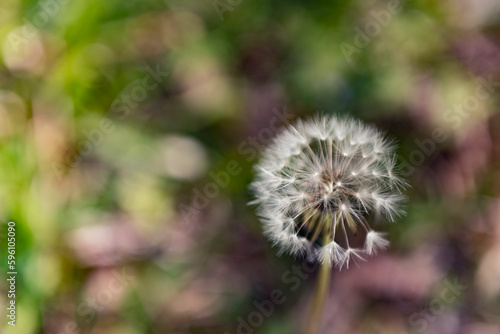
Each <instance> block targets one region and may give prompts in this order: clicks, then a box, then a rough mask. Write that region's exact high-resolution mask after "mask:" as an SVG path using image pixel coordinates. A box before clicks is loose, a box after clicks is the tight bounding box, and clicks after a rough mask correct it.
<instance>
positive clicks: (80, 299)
mask: <svg viewBox="0 0 500 334" xmlns="http://www.w3.org/2000/svg"><path fill="white" fill-rule="evenodd" d="M390 3H391V1H389V2H386V1H374V0H369V1H350V2H349V1H345V2H341V1H336V2H323V3H308V2H305V1H296V0H295V1H277V2H269V1H236V0H233V1H229V0H227V1H226V0H220V1H217V0H216V1H187V2H186V1H178V0H165V1H162V0H148V1H139V0H136V1H117V0H113V1H97V0H88V1H69V0H64V1H63V0H59V1H58V0H41V1H33V0H32V1H16V0H4V1H2V3H1V4H0V22H1V24H0V37H1V40H2V44H1V45H0V47H1V55H0V181H1V182H0V217H1V219H0V222H1V223H2V229H1V234H0V240H1V244H2V247H1V252H0V258H1V259H2V260H1V261H0V268H1V270H2V273H6V272H7V267H6V258H7V247H6V246H5V245H6V224H4V223H6V222H8V221H14V222H16V233H17V235H16V240H17V245H16V251H17V254H16V260H17V264H16V266H17V270H18V276H17V304H16V305H17V315H18V318H17V326H16V327H15V328H14V327H11V326H9V325H7V323H6V321H4V320H5V319H6V317H5V314H4V312H5V308H4V307H3V306H4V305H6V303H7V302H8V300H7V289H6V288H7V287H6V286H4V285H2V286H1V288H0V292H1V293H0V305H2V311H1V312H0V315H2V319H3V320H2V322H1V323H0V331H1V332H2V333H23V334H29V333H120V334H122V333H130V334H132V333H222V332H228V333H236V332H237V330H238V326H239V325H240V323H239V322H238V318H239V317H241V318H242V319H244V320H247V319H248V316H249V315H250V314H252V312H255V310H256V306H255V304H254V301H257V302H260V301H263V300H268V299H269V298H270V294H271V292H272V291H273V290H274V289H276V288H279V289H281V290H282V291H285V296H286V302H285V303H283V304H282V305H279V306H278V305H275V306H276V307H275V311H274V312H273V314H272V315H270V316H269V317H268V318H266V319H265V321H264V322H263V325H261V326H259V328H257V329H255V332H257V333H274V334H279V333H290V332H298V330H297V329H298V328H301V327H302V324H303V319H304V316H305V315H306V314H307V312H308V307H309V302H310V299H311V292H312V288H313V286H314V276H315V274H314V273H312V274H308V275H307V278H305V279H299V283H300V284H299V286H298V287H297V289H296V290H293V291H292V290H291V289H290V287H291V286H295V285H294V284H292V285H291V283H290V280H289V279H290V277H288V278H289V279H287V278H286V276H287V275H288V274H287V273H289V271H290V270H291V268H292V267H293V265H298V266H300V265H303V264H304V261H303V260H300V259H298V260H294V259H292V258H289V257H286V256H283V257H277V256H276V254H275V251H274V250H273V249H272V247H271V245H270V243H269V242H267V241H266V240H265V239H264V238H263V236H262V235H261V229H260V226H259V222H258V220H257V219H256V216H255V213H254V212H253V208H252V207H249V206H247V204H246V203H247V202H248V201H249V200H250V199H251V194H249V193H248V191H247V185H248V183H249V182H250V181H251V179H252V165H253V164H254V163H255V162H256V161H257V156H256V154H255V152H257V150H258V149H260V148H261V147H263V146H264V145H265V144H266V143H267V142H268V141H269V138H270V136H269V135H268V130H269V129H270V126H271V121H272V120H273V118H276V113H282V112H284V111H286V114H287V117H286V121H287V122H288V121H291V120H293V119H295V118H298V117H307V116H310V115H314V114H315V113H317V112H323V113H338V114H342V113H348V114H350V115H353V116H355V117H358V118H360V119H363V120H364V121H366V122H370V123H374V124H376V125H377V126H378V127H379V128H381V129H383V130H385V131H387V132H388V133H389V135H390V136H392V137H394V138H396V139H397V141H398V142H399V146H400V148H399V153H400V155H401V158H402V169H403V170H405V169H406V171H408V173H406V175H407V179H408V182H409V183H410V184H411V185H412V189H411V190H410V191H409V201H408V203H407V212H408V214H407V216H406V217H404V218H403V219H401V220H400V221H399V222H398V224H391V225H384V226H383V228H384V229H386V230H387V231H389V232H390V238H391V242H392V248H391V250H390V251H389V252H387V253H386V254H383V255H381V256H378V257H377V258H375V259H370V260H369V261H368V262H366V263H365V262H363V263H360V267H359V268H354V269H352V270H349V271H342V272H340V273H335V275H334V277H333V287H332V291H331V296H329V301H328V305H327V308H326V311H325V314H324V324H323V328H324V330H325V331H324V332H325V333H327V332H328V333H330V332H335V333H366V332H377V333H379V332H380V333H401V332H404V331H407V332H408V333H413V332H419V333H424V332H425V333H434V332H439V333H482V334H483V333H500V317H499V316H498V314H499V312H500V299H499V296H500V264H499V262H498V258H499V257H500V225H499V224H500V223H499V222H500V194H499V189H500V172H499V171H500V135H499V134H500V116H499V115H498V110H499V99H498V84H496V82H497V81H500V72H499V68H500V66H499V65H500V49H499V47H500V38H499V37H500V5H499V4H498V2H497V1H494V0H481V1H473V0H461V1H450V0H446V1H431V0H426V1H424V0H421V1H418V0H417V1H406V2H403V3H401V4H399V5H397V6H396V7H397V8H398V13H395V14H390V15H389V17H388V18H387V17H386V19H387V20H386V21H384V20H385V19H384V18H381V17H380V13H381V12H385V13H387V12H388V11H389V9H388V8H390V7H389V6H391V5H390ZM392 3H394V2H392ZM396 3H397V1H396ZM377 17H378V21H377ZM380 20H382V21H380ZM369 25H372V26H374V25H375V26H378V28H379V29H378V30H376V33H373V34H371V33H369V31H368V30H366V28H367V27H368V26H369ZM360 31H361V33H360ZM360 34H366V35H365V38H364V40H365V44H366V45H363V46H362V47H359V43H358V44H357V42H356V41H358V42H359V41H360V40H361V39H363V38H362V37H360ZM372 35H373V36H372ZM367 40H368V42H366V41H367ZM343 45H344V46H346V45H349V47H352V48H355V50H356V51H355V52H353V53H351V54H350V55H349V56H346V52H345V49H343V47H342V46H343ZM350 50H352V49H350ZM347 54H349V53H347ZM153 73H154V74H153ZM167 73H168V74H167ZM481 80H483V81H481ZM484 80H487V81H490V82H491V83H492V84H491V85H490V86H491V87H490V88H492V89H491V90H488V92H489V94H488V96H487V98H485V99H481V100H478V102H477V104H475V105H474V106H473V107H471V108H470V110H469V111H467V112H464V113H460V112H459V111H457V109H454V108H455V106H456V104H465V103H467V101H469V100H467V98H468V97H471V96H477V89H478V88H477V87H483V88H484V87H486V86H485V85H484ZM481 82H483V83H481ZM485 89H487V88H485ZM278 123H279V124H283V123H284V122H283V120H280V121H279V122H278ZM436 129H440V130H442V132H443V133H444V134H445V136H446V139H445V140H444V141H439V142H438V141H436V140H434V139H433V138H434V136H435V134H434V133H435V131H436ZM266 131H267V132H266ZM429 140H430V141H431V144H429ZM423 142H425V143H428V144H427V146H425V145H424V146H422V144H419V143H423ZM242 145H243V146H242ZM429 145H430V146H429ZM415 152H417V153H415ZM418 152H420V153H418ZM420 157H422V158H421V159H420ZM415 161H416V162H417V163H415ZM232 162H235V163H236V170H238V172H237V173H235V175H231V176H230V177H229V179H228V181H227V182H225V181H224V180H221V179H218V178H217V177H214V175H219V177H221V176H220V175H222V174H224V173H229V169H230V168H228V163H232ZM221 173H222V174H221ZM217 180H218V181H219V182H222V183H223V184H224V185H223V186H220V185H219V184H217ZM210 184H211V185H214V184H215V185H216V186H215V187H212V188H210V186H209V185H210ZM207 187H208V188H207ZM214 192H216V193H217V194H215V195H213V196H207V193H214ZM183 208H184V209H185V208H188V209H189V211H188V212H189V214H187V215H186V211H185V210H184V209H183ZM186 210H187V209H186ZM193 212H194V213H193ZM192 213H193V214H192ZM123 270H124V271H123ZM123 273H126V274H125V276H126V275H131V276H132V277H133V279H131V280H125V281H121V280H120V279H118V278H117V275H118V276H120V275H122V274H123ZM284 275H285V276H284ZM2 277H3V276H2ZM122 278H123V276H122ZM455 278H456V279H457V280H458V281H459V282H460V283H461V284H463V285H465V286H466V287H467V289H466V290H465V293H461V294H460V295H458V296H457V298H456V300H455V301H454V302H453V303H448V304H446V305H445V307H444V310H440V312H439V313H437V312H434V311H433V312H434V313H432V314H431V316H430V317H424V316H423V315H422V314H420V315H419V314H418V312H420V311H422V310H426V309H428V308H429V305H432V304H431V303H432V301H433V300H436V298H439V296H440V294H441V293H442V291H444V290H443V289H446V282H448V280H450V281H454V279H455ZM2 281H3V282H5V280H4V279H2ZM123 282H124V283H123ZM122 283H123V284H122ZM95 300H97V302H96V301H95ZM94 303H96V304H94ZM415 312H417V315H416V316H415ZM433 317H434V318H433ZM422 319H424V320H422ZM431 319H432V320H431ZM419 320H420V321H419ZM424 325H425V326H424ZM424 327H425V328H424Z"/></svg>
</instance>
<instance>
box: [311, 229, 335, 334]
mask: <svg viewBox="0 0 500 334" xmlns="http://www.w3.org/2000/svg"><path fill="white" fill-rule="evenodd" d="M323 232H324V235H325V240H324V242H323V244H324V245H327V244H328V243H330V242H331V240H330V238H329V235H328V225H327V224H325V226H324V227H323ZM331 272H332V268H331V266H330V265H329V264H328V263H327V262H323V263H322V264H321V265H320V270H319V276H318V283H317V286H316V291H315V294H314V299H313V304H312V308H311V313H310V315H309V319H308V321H307V326H306V330H305V334H316V333H317V332H318V328H319V325H320V323H321V314H322V313H323V306H324V305H325V299H326V296H327V295H328V290H329V287H330V277H331Z"/></svg>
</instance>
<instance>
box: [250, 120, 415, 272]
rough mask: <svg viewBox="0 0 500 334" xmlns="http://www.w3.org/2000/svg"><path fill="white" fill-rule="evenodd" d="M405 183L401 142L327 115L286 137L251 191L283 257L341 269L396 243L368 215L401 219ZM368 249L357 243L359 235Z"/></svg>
mask: <svg viewBox="0 0 500 334" xmlns="http://www.w3.org/2000/svg"><path fill="white" fill-rule="evenodd" d="M405 186H406V183H405V182H404V181H403V180H402V179H401V178H400V177H398V175H397V171H396V157H395V155H394V145H393V144H392V143H391V141H388V140H386V139H385V138H384V136H383V134H382V133H381V132H380V131H378V130H377V129H375V128H373V127H371V126H367V125H365V124H363V123H362V122H360V121H356V120H352V119H347V118H337V117H333V116H322V117H318V118H316V119H314V120H310V121H307V122H302V121H299V122H297V123H296V124H295V125H294V126H289V127H288V128H287V129H285V130H284V131H283V132H282V133H280V134H279V135H278V136H277V137H276V138H275V139H274V142H273V143H272V144H271V145H270V146H269V147H268V148H267V149H266V150H265V152H264V154H263V158H262V159H261V161H260V162H259V163H258V164H257V165H256V179H255V181H254V182H253V183H252V185H251V188H252V190H253V191H254V193H255V196H256V199H255V200H254V201H253V202H251V204H257V205H258V214H259V216H260V217H261V220H262V223H263V225H264V233H265V234H266V235H267V236H268V237H269V238H270V239H271V240H272V241H273V243H274V244H275V245H276V246H277V247H278V248H279V253H280V254H281V253H283V252H289V253H291V254H294V255H299V254H301V255H306V256H308V257H309V258H310V259H311V260H316V261H320V262H322V263H327V264H329V265H331V266H338V267H339V268H342V267H343V266H344V265H345V266H346V267H349V263H350V261H354V260H356V259H360V260H362V259H363V256H364V255H372V254H375V253H376V252H377V251H378V250H381V249H384V248H386V247H387V246H388V245H389V242H388V241H387V240H386V239H385V238H384V234H383V233H380V232H375V231H374V230H372V229H371V228H370V226H369V224H368V222H367V218H370V220H371V219H374V220H381V219H384V220H388V221H391V222H392V221H394V220H395V218H396V217H397V216H399V215H400V214H401V213H402V210H401V209H400V203H401V201H402V200H403V199H404V196H403V195H402V190H403V189H404V188H405ZM359 230H360V231H362V233H363V234H362V236H365V240H364V245H359V246H354V245H353V241H355V239H356V238H357V237H356V238H355V237H354V236H357V235H358V231H359Z"/></svg>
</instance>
